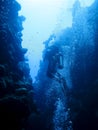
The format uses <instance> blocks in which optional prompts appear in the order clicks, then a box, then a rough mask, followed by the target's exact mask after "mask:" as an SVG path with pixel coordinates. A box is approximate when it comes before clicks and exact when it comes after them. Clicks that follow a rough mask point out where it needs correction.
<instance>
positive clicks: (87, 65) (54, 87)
mask: <svg viewBox="0 0 98 130" xmlns="http://www.w3.org/2000/svg"><path fill="white" fill-rule="evenodd" d="M97 8H98V1H97V0H95V2H94V3H93V4H92V5H91V6H90V7H85V8H84V7H81V6H80V4H79V1H76V3H75V4H74V6H73V10H72V11H73V13H72V14H73V24H72V27H71V28H67V29H65V30H62V32H61V36H59V37H58V38H56V36H55V34H53V35H51V36H50V37H49V39H48V40H47V41H46V42H44V44H45V50H44V51H43V61H41V62H40V69H39V72H38V75H37V77H36V82H35V85H37V86H38V87H36V88H34V89H35V91H36V92H37V93H36V95H35V98H36V99H37V106H38V107H39V108H40V111H41V112H42V111H44V112H42V117H43V121H42V122H45V123H43V124H44V125H45V127H46V129H47V130H52V129H53V130H59V129H60V130H65V129H66V130H72V129H73V130H93V129H94V130H98V35H97V34H98V25H97V23H98V10H97ZM52 41H53V43H52ZM61 55H62V56H63V60H64V61H62V63H63V62H64V67H62V68H59V58H60V56H61ZM58 57H59V58H58ZM40 95H41V96H40ZM42 101H43V102H42ZM62 113H63V114H62Z"/></svg>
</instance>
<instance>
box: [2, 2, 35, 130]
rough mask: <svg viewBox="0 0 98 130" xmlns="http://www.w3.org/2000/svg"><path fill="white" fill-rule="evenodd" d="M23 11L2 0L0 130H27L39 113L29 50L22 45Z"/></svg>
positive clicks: (15, 5)
mask: <svg viewBox="0 0 98 130" xmlns="http://www.w3.org/2000/svg"><path fill="white" fill-rule="evenodd" d="M20 9H21V6H20V5H19V4H18V3H17V2H16V1H15V0H0V130H5V129H6V128H7V129H10V130H22V129H27V126H28V120H29V116H30V115H31V114H34V113H35V112H36V107H35V105H34V101H33V85H32V79H31V77H30V74H29V65H28V63H27V62H26V59H25V56H24V54H25V53H26V52H27V49H25V48H22V45H21V42H22V38H21V37H22V30H23V27H22V22H23V21H24V20H25V18H24V17H23V16H18V11H19V10H20ZM32 117H33V116H32ZM30 118H31V117H30ZM31 119H32V118H31ZM28 129H29V128H28Z"/></svg>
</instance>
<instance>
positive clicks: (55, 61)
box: [45, 45, 67, 93]
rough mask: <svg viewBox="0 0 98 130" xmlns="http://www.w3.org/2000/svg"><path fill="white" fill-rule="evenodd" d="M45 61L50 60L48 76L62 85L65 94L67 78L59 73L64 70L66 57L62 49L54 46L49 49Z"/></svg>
mask: <svg viewBox="0 0 98 130" xmlns="http://www.w3.org/2000/svg"><path fill="white" fill-rule="evenodd" d="M45 59H47V60H48V67H47V76H48V77H49V78H51V79H54V80H56V81H58V82H59V83H60V84H62V89H63V92H64V93H65V91H66V89H67V87H66V86H67V85H66V80H65V78H64V77H63V76H62V75H61V74H60V73H59V72H58V70H59V69H63V68H64V56H63V53H62V51H61V48H59V47H57V46H55V45H53V46H51V47H49V48H48V49H47V51H46V53H45Z"/></svg>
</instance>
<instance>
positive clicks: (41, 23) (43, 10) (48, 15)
mask: <svg viewBox="0 0 98 130" xmlns="http://www.w3.org/2000/svg"><path fill="white" fill-rule="evenodd" d="M17 1H18V2H19V3H20V4H21V6H22V9H21V11H20V12H19V14H20V15H23V16H25V17H26V20H25V22H24V23H23V27H24V30H23V37H22V38H23V43H22V45H23V47H25V48H28V53H27V56H28V59H29V65H30V69H31V76H32V78H33V79H34V77H35V76H36V75H37V71H38V66H39V61H40V59H41V58H42V56H41V54H42V50H43V48H44V46H43V44H42V43H43V42H44V41H45V40H47V39H48V38H49V36H50V35H51V34H53V33H55V32H57V31H60V30H61V29H64V28H66V27H68V26H71V24H72V16H71V9H72V5H73V3H74V2H75V0H17ZM93 1H94V0H80V2H81V5H82V6H89V5H90V4H92V3H93Z"/></svg>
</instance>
